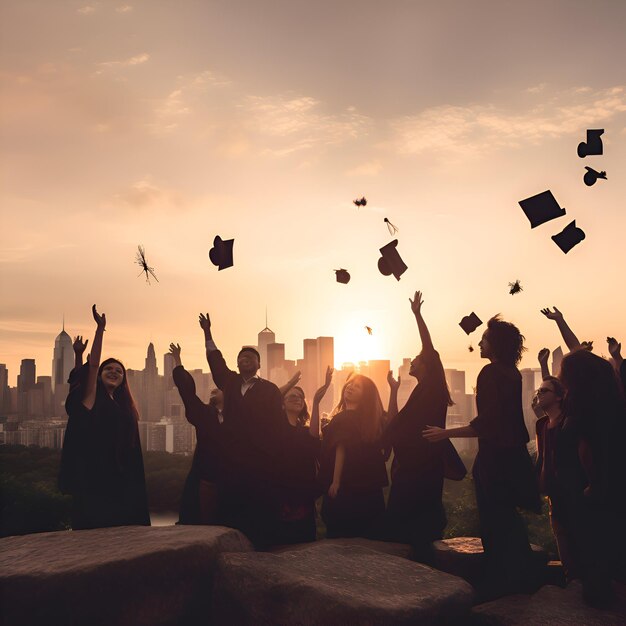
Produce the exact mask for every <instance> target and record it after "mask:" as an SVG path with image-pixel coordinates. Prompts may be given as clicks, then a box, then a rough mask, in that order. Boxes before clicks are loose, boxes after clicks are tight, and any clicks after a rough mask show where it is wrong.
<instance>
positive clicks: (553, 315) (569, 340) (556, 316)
mask: <svg viewBox="0 0 626 626" xmlns="http://www.w3.org/2000/svg"><path fill="white" fill-rule="evenodd" d="M541 312H542V313H543V314H544V315H545V316H546V317H547V318H548V319H549V320H554V321H555V322H556V325H557V326H558V327H559V330H560V331H561V336H562V337H563V341H565V345H566V346H567V347H568V348H569V350H570V352H571V351H572V350H576V349H577V348H580V341H578V337H576V335H575V334H574V332H573V331H572V329H571V328H570V327H569V326H568V325H567V322H566V321H565V319H564V318H563V313H561V311H559V310H558V309H557V308H556V307H554V311H551V310H550V308H549V307H548V308H546V309H541Z"/></svg>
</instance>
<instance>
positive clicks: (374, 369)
mask: <svg viewBox="0 0 626 626" xmlns="http://www.w3.org/2000/svg"><path fill="white" fill-rule="evenodd" d="M368 369H369V377H370V378H371V379H372V380H373V381H374V384H375V385H376V387H377V388H378V393H379V394H380V399H381V400H382V403H383V406H384V407H385V410H386V409H387V407H388V406H389V383H388V382H387V375H388V374H389V370H390V369H391V363H390V362H389V361H388V360H386V359H380V360H373V361H369V362H368Z"/></svg>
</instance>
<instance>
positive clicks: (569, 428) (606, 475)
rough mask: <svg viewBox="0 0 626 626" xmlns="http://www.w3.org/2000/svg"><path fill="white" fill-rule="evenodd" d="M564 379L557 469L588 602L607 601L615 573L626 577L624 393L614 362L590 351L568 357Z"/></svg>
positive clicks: (575, 572)
mask: <svg viewBox="0 0 626 626" xmlns="http://www.w3.org/2000/svg"><path fill="white" fill-rule="evenodd" d="M559 378H560V380H561V382H562V383H563V385H564V387H565V397H564V399H563V413H564V420H563V425H562V427H561V432H560V436H559V439H558V448H557V452H558V453H557V455H556V460H555V472H556V474H557V476H558V479H559V485H560V487H561V497H562V507H563V509H564V511H565V513H566V516H567V518H566V519H567V522H568V525H567V530H568V534H569V536H570V537H571V542H570V545H571V550H570V557H571V562H572V565H573V567H572V570H573V571H572V576H573V577H576V578H580V579H581V580H582V584H583V597H584V599H585V600H586V601H587V602H588V603H590V604H592V605H600V606H601V605H604V604H606V603H607V602H608V601H609V600H610V599H611V596H612V590H611V578H618V579H620V580H622V582H623V581H624V580H625V575H626V569H625V566H626V553H625V541H624V526H625V525H626V496H625V495H624V493H625V491H624V485H625V484H626V464H624V460H623V456H624V455H623V447H624V440H625V439H626V408H625V403H624V394H623V391H622V389H621V385H620V382H619V381H618V378H617V376H616V373H615V372H614V370H613V368H612V367H611V365H610V364H609V362H608V361H606V360H605V359H602V358H600V357H598V356H596V355H594V354H592V353H591V352H590V351H589V350H586V349H578V350H575V351H573V352H572V353H570V354H568V355H566V356H565V357H564V358H563V361H562V363H561V372H560V374H559Z"/></svg>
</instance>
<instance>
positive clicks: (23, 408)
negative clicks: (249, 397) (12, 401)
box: [17, 359, 36, 418]
mask: <svg viewBox="0 0 626 626" xmlns="http://www.w3.org/2000/svg"><path fill="white" fill-rule="evenodd" d="M35 373H36V366H35V359H22V362H21V364H20V373H19V374H18V375H17V413H18V416H19V417H21V418H25V417H28V415H29V413H28V392H29V391H30V390H31V389H34V387H35Z"/></svg>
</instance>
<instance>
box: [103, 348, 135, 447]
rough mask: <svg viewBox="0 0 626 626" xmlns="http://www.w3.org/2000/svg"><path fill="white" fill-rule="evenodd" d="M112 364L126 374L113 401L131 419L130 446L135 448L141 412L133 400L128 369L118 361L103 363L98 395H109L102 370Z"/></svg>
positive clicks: (114, 394)
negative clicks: (116, 365) (115, 364)
mask: <svg viewBox="0 0 626 626" xmlns="http://www.w3.org/2000/svg"><path fill="white" fill-rule="evenodd" d="M110 363H117V364H118V365H120V366H121V367H122V370H123V372H124V378H123V379H122V382H121V383H120V385H119V386H118V387H116V388H115V391H113V399H114V400H115V402H117V404H118V405H119V406H120V408H121V409H122V411H123V412H124V413H125V414H126V415H127V416H128V417H129V418H130V420H131V428H130V429H129V430H130V435H131V439H130V444H131V446H135V445H136V444H137V443H138V441H137V438H138V432H139V431H138V426H137V424H138V422H139V411H137V405H136V404H135V401H134V400H133V394H132V393H131V392H130V387H129V386H128V378H127V376H126V368H125V367H124V364H123V363H122V362H121V361H120V360H118V359H106V360H105V361H102V363H101V364H100V367H99V368H98V379H97V387H96V393H107V391H106V389H105V387H104V383H103V382H102V378H101V376H102V370H103V369H104V368H105V367H106V366H107V365H109V364H110Z"/></svg>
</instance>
